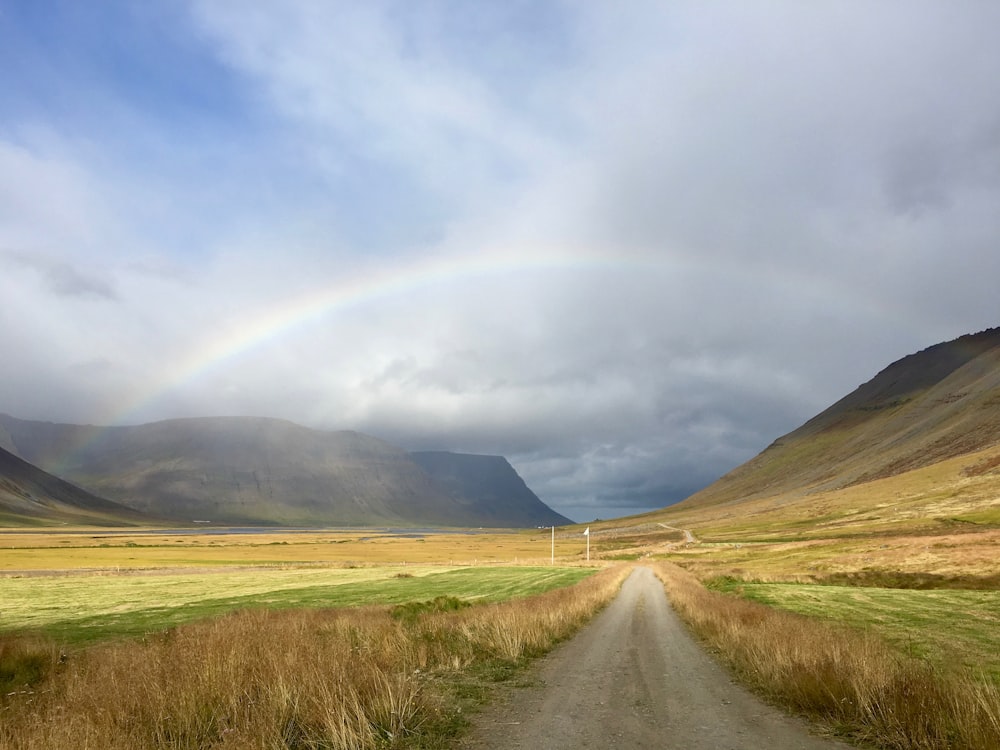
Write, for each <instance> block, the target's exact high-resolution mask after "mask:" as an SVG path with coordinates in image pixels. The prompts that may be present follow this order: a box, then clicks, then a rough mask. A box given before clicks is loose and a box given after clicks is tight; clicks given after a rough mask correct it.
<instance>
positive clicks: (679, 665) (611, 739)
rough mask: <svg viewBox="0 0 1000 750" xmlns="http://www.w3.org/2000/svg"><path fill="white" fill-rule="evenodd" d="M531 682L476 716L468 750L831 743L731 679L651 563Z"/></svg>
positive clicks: (806, 749)
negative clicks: (696, 637) (683, 618)
mask: <svg viewBox="0 0 1000 750" xmlns="http://www.w3.org/2000/svg"><path fill="white" fill-rule="evenodd" d="M533 676H534V677H535V678H536V680H535V682H536V684H535V685H534V686H532V687H527V688H516V689H513V690H512V691H511V694H510V695H509V696H507V697H504V698H502V699H498V702H497V704H496V705H492V706H490V707H489V708H487V709H486V710H485V711H484V712H483V713H482V714H480V715H479V716H478V717H477V721H476V725H475V728H474V730H473V731H472V733H471V734H470V735H469V736H468V737H467V738H465V740H464V741H463V742H462V744H460V747H463V748H469V749H470V750H471V749H475V750H513V749H514V748H531V749H532V750H560V749H561V748H567V749H569V748H572V749H573V750H578V749H579V748H601V749H602V750H603V749H604V748H621V749H622V750H632V749H641V748H678V749H683V750H696V749H698V748H704V749H705V750H709V749H711V750H729V749H730V748H731V749H732V750H747V749H748V748H765V749H766V750H786V749H787V750H792V749H793V748H794V749H795V750H834V749H835V748H847V747H848V746H847V745H844V744H841V743H839V742H835V741H832V740H828V739H824V738H820V737H816V736H814V735H811V734H810V733H809V730H808V728H807V727H806V725H805V724H804V723H802V722H800V721H798V720H796V719H793V718H790V717H787V716H785V715H784V714H782V713H780V712H778V711H777V710H775V709H773V708H771V707H769V706H767V705H765V704H763V703H762V702H761V701H760V700H758V699H757V698H755V697H754V696H752V695H751V694H749V693H748V692H747V691H746V690H744V689H742V688H740V687H739V686H737V685H735V684H733V682H732V681H731V679H730V678H729V676H728V675H727V674H726V672H725V671H724V670H723V669H721V668H720V667H719V666H718V665H717V664H715V662H713V661H712V659H710V658H709V657H708V656H707V655H706V654H705V652H704V651H702V649H701V648H700V647H699V646H698V645H697V643H695V642H694V641H693V640H692V639H691V637H690V636H689V635H688V634H687V632H686V631H685V629H684V626H683V625H682V624H681V622H680V621H679V620H678V619H677V616H676V615H675V614H674V612H673V610H672V609H671V607H670V605H669V604H668V602H667V598H666V595H665V594H664V592H663V586H662V584H661V583H660V581H659V580H658V579H657V578H656V576H655V575H654V574H653V572H652V571H651V570H650V569H649V568H639V569H638V570H636V571H635V572H634V573H633V574H632V575H631V576H630V577H629V578H628V580H627V581H626V582H625V584H624V585H623V586H622V590H621V593H620V594H619V595H618V597H617V598H616V599H615V600H614V602H613V603H612V604H611V605H610V606H609V607H608V608H607V609H605V610H604V611H603V612H602V613H601V614H600V615H598V616H597V617H596V618H595V619H594V621H593V622H591V623H590V624H589V625H587V627H586V628H584V630H582V631H581V632H580V633H579V634H578V635H577V636H576V637H575V638H573V639H572V640H571V641H569V642H567V643H565V644H563V645H562V646H560V647H559V648H558V649H556V650H555V651H553V652H552V653H551V654H549V655H548V656H547V657H546V658H545V659H543V660H542V663H541V665H540V667H538V668H537V671H536V672H535V673H533Z"/></svg>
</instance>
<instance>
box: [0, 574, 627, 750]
mask: <svg viewBox="0 0 1000 750" xmlns="http://www.w3.org/2000/svg"><path fill="white" fill-rule="evenodd" d="M483 572H484V571H483V570H481V569H469V570H463V571H454V572H449V573H446V574H444V573H443V574H440V575H438V576H424V578H423V579H422V580H421V579H420V578H419V577H413V578H409V577H406V578H399V579H396V581H397V582H398V583H400V584H404V583H406V582H409V581H414V580H416V581H417V582H418V583H426V582H427V580H428V579H437V582H438V583H440V582H441V579H443V578H445V577H446V576H448V577H451V578H452V580H453V582H454V581H459V582H460V585H459V586H458V587H457V588H458V590H462V591H464V593H465V595H466V597H469V596H471V595H473V594H474V593H476V592H477V591H478V594H483V593H484V589H486V590H488V595H487V596H479V597H478V598H479V599H480V600H482V599H486V598H489V596H493V595H495V593H496V592H495V591H493V590H492V589H491V585H492V580H491V579H489V578H484V577H483ZM515 572H517V573H520V574H524V572H525V570H524V569H517V570H516V571H515ZM574 572H575V573H576V574H577V575H579V574H580V571H574ZM589 572H591V571H583V573H585V574H586V573H589ZM458 573H462V574H465V576H467V577H466V578H465V579H462V578H461V576H457V575H454V574H458ZM627 573H628V568H627V567H625V566H618V567H615V568H608V569H605V570H602V571H600V572H598V573H596V574H594V575H588V576H587V577H586V578H585V579H584V580H582V581H579V582H578V583H576V584H574V585H572V586H569V587H563V588H557V589H553V590H549V591H547V592H545V593H542V594H537V595H534V596H530V597H521V598H517V599H511V600H507V601H503V602H493V603H479V604H474V605H472V606H460V605H456V604H454V603H453V602H449V601H448V600H447V598H445V599H444V601H443V602H441V603H440V606H437V605H434V604H433V603H431V604H429V605H427V606H426V607H422V608H421V607H417V608H416V609H417V610H421V609H422V610H423V611H414V612H409V611H408V612H407V614H405V615H404V616H400V615H399V614H398V613H399V612H400V611H401V610H395V612H396V613H397V614H396V615H395V616H394V614H393V613H394V609H393V608H392V607H390V606H372V605H368V606H363V607H350V608H345V607H340V608H328V609H289V610H280V611H276V610H271V609H251V610H241V611H237V612H232V613H230V614H227V615H225V616H222V617H218V618H214V619H211V620H203V621H199V622H197V623H191V624H187V625H183V626H180V627H177V628H171V629H169V630H167V631H165V632H162V633H158V634H155V635H150V636H148V637H146V638H143V639H141V640H120V641H113V642H104V643H101V644H97V645H94V646H90V647H88V648H85V649H82V650H79V651H75V652H73V653H72V654H70V655H69V656H68V658H67V657H65V656H59V655H58V651H57V650H55V649H53V648H52V646H51V643H45V642H42V643H40V644H35V645H34V646H30V645H29V646H27V647H26V643H27V642H26V641H18V640H12V639H10V638H9V637H8V638H6V639H0V664H11V663H13V662H15V661H17V659H16V658H14V657H13V656H11V655H12V654H14V651H15V650H16V648H15V647H17V648H20V649H21V650H20V652H19V658H20V660H21V661H22V662H23V661H26V657H28V656H31V658H33V659H34V660H35V663H36V664H37V663H38V661H39V659H41V660H42V661H44V662H46V669H45V672H46V676H44V677H41V678H35V679H33V680H30V681H29V682H28V683H27V684H25V685H23V686H22V687H21V688H19V689H14V690H8V691H7V693H9V694H5V695H3V696H0V713H2V716H3V721H2V722H0V749H2V750H36V749H38V748H53V747H60V748H61V747H100V748H102V749H104V750H125V749H126V748H127V749H128V750H136V749H138V750H146V749H149V750H159V749H161V748H162V749H164V750H166V749H167V748H169V749H170V750H181V749H187V748H191V749H194V748H230V747H231V748H241V749H245V750H265V749H266V750H275V749H276V748H288V749H289V750H291V749H292V748H296V749H299V748H301V749H305V748H310V749H314V750H319V749H322V748H328V749H330V750H332V749H333V748H338V749H339V748H348V749H354V750H368V749H373V750H374V749H376V748H434V747H441V746H442V744H443V743H444V742H445V741H446V740H447V739H448V738H450V737H453V736H454V735H455V734H456V733H457V732H459V731H461V729H462V728H463V726H464V725H465V724H466V723H467V718H466V717H467V716H468V714H469V713H470V712H471V711H473V710H474V709H475V708H476V706H477V705H478V704H479V703H481V702H482V701H483V700H484V697H485V696H487V695H488V694H489V692H490V690H491V687H490V686H491V685H492V684H493V683H494V682H495V681H496V680H498V679H503V678H508V677H510V676H511V675H516V674H517V673H518V671H519V669H521V668H522V667H523V665H524V664H525V661H526V660H527V659H529V658H530V657H533V656H537V655H540V654H541V653H544V652H545V651H546V650H548V649H549V648H551V647H552V646H553V645H554V644H555V643H557V642H559V641H560V640H562V639H565V638H567V637H569V636H570V635H571V634H572V633H573V632H574V631H575V630H576V629H578V628H579V627H580V626H581V625H582V624H583V623H584V622H585V621H586V620H587V619H589V618H590V617H591V616H592V615H593V614H594V613H595V612H596V611H597V610H598V609H600V608H601V607H603V606H604V605H605V604H606V603H607V602H608V601H610V599H611V598H612V597H613V596H614V594H615V593H616V592H617V590H618V588H619V586H620V584H621V581H622V580H623V579H624V577H625V575H626V574H627ZM552 580H553V579H550V582H551V581H552ZM562 580H563V581H565V580H567V579H562ZM509 585H510V586H511V588H510V589H509V590H513V585H512V584H509ZM463 586H464V587H465V588H463ZM417 591H420V592H421V593H422V594H426V592H427V591H428V589H427V588H421V589H414V590H413V591H411V593H416V592H417ZM5 655H6V656H5ZM8 657H9V658H8ZM8 686H9V685H8Z"/></svg>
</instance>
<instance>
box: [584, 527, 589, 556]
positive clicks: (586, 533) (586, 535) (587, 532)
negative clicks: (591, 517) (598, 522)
mask: <svg viewBox="0 0 1000 750" xmlns="http://www.w3.org/2000/svg"><path fill="white" fill-rule="evenodd" d="M583 535H584V536H585V537H587V562H590V527H589V526H588V527H587V530H586V531H584V532H583Z"/></svg>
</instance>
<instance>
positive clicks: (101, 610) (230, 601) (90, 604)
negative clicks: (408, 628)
mask: <svg viewBox="0 0 1000 750" xmlns="http://www.w3.org/2000/svg"><path fill="white" fill-rule="evenodd" d="M592 572H593V569H589V568H581V567H562V568H549V567H546V568H540V567H527V566H507V567H500V568H497V567H486V566H478V567H467V568H450V567H432V566H407V567H399V566H395V567H394V566H379V567H367V568H356V569H344V568H339V569H330V568H325V569H316V568H299V569H296V568H290V569H273V570H272V569H263V570H258V569H251V570H247V569H239V570H223V571H219V572H190V573H182V574H176V573H171V574H163V575H152V574H132V575H63V576H42V577H6V578H0V602H3V605H2V608H0V631H28V630H31V631H37V632H40V633H44V634H46V635H48V636H50V637H52V638H55V639H57V640H59V641H60V642H64V643H82V642H88V641H93V640H99V639H103V638H109V637H117V636H136V635H142V634H144V633H148V632H155V631H159V630H163V629H165V628H168V627H172V626H175V625H179V624H181V623H185V622H191V621H193V620H197V619H201V618H205V617H210V616H217V615H220V614H223V613H226V612H230V611H233V610H237V609H242V608H247V607H268V608H272V609H287V608H291V607H338V606H356V605H363V604H397V603H401V602H410V601H419V600H424V599H433V598H435V597H438V596H451V597H457V598H460V599H464V600H468V601H501V600H504V599H511V598H514V597H523V596H529V595H532V594H537V593H540V592H543V591H547V590H550V589H553V588H558V587H560V586H567V585H570V584H572V583H575V582H577V581H579V580H581V579H582V578H584V577H586V576H587V575H588V574H590V573H592Z"/></svg>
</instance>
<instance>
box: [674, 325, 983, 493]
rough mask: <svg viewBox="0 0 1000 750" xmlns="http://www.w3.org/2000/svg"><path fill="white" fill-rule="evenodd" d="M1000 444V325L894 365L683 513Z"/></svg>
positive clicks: (880, 474)
mask: <svg viewBox="0 0 1000 750" xmlns="http://www.w3.org/2000/svg"><path fill="white" fill-rule="evenodd" d="M998 444H1000V328H993V329H989V330H986V331H982V332H980V333H977V334H971V335H968V336H963V337H961V338H958V339H955V340H954V341H949V342H946V343H942V344H938V345H936V346H932V347H930V348H928V349H925V350H923V351H921V352H918V353H916V354H912V355H910V356H908V357H904V358H903V359H901V360H899V361H897V362H894V363H893V364H891V365H889V366H888V367H887V368H885V369H884V370H882V371H881V372H880V373H878V374H877V375H876V376H875V377H874V378H873V379H872V380H870V381H869V382H867V383H865V384H863V385H861V386H860V387H859V388H857V389H856V390H855V391H854V392H852V393H851V394H849V395H847V396H845V397H844V398H842V399H841V400H840V401H838V402H837V403H835V404H833V405H832V406H830V407H829V408H828V409H826V410H825V411H823V412H822V413H820V414H818V415H817V416H815V417H813V418H812V419H810V420H809V421H808V422H806V423H805V424H804V425H802V426H801V427H799V428H798V429H796V430H794V431H793V432H790V433H789V434H787V435H785V436H783V437H781V438H779V439H777V440H776V441H775V442H774V443H772V444H771V445H770V446H769V447H768V448H767V449H766V450H765V451H763V452H762V453H760V454H759V455H758V456H756V457H755V458H753V459H752V460H750V461H748V462H747V463H745V464H743V465H742V466H739V467H737V468H736V469H734V470H733V471H732V472H730V473H729V474H727V475H726V476H724V477H722V478H721V479H720V480H719V481H717V482H716V483H714V484H712V485H711V486H709V487H707V488H706V489H704V490H702V491H700V492H698V493H696V494H694V495H692V496H691V497H690V498H688V499H687V500H685V501H684V502H683V503H682V504H681V505H680V506H677V507H700V506H711V505H719V504H725V503H733V502H742V501H745V500H749V499H754V498H761V497H767V496H778V495H781V496H783V497H784V498H786V499H788V498H793V497H795V496H796V495H798V496H802V495H807V494H812V493H815V492H820V491H826V490H835V489H839V488H844V487H849V486H852V485H856V484H860V483H864V482H869V481H873V480H876V479H880V478H885V477H890V476H895V475H898V474H901V473H903V472H906V471H910V470H913V469H918V468H921V467H925V466H930V465H931V464H935V463H937V462H940V461H943V460H945V459H949V458H953V457H955V456H960V455H964V454H968V453H972V452H974V451H981V450H983V449H985V448H988V447H990V446H993V445H998Z"/></svg>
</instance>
